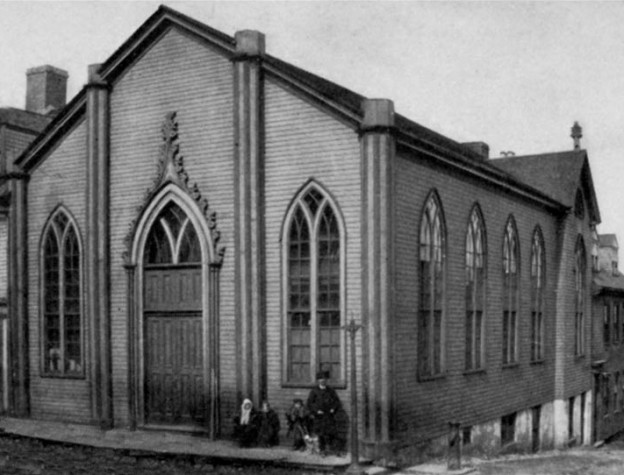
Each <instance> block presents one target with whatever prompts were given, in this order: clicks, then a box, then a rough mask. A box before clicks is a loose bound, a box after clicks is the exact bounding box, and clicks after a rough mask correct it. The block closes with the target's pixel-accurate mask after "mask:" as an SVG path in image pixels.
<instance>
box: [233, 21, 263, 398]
mask: <svg viewBox="0 0 624 475" xmlns="http://www.w3.org/2000/svg"><path fill="white" fill-rule="evenodd" d="M235 37H236V55H235V57H234V58H233V60H232V62H233V67H234V177H235V193H234V195H235V212H234V217H235V239H236V253H235V279H236V325H237V327H236V335H237V355H238V361H237V368H238V396H239V398H245V397H249V398H251V399H252V400H253V401H254V402H255V403H256V404H259V403H260V402H261V399H262V398H264V397H265V395H266V351H265V341H266V334H265V333H266V328H265V296H264V288H265V285H264V267H265V266H264V160H263V153H264V143H263V140H264V127H263V115H264V111H263V104H264V92H263V78H262V60H263V57H264V53H265V46H264V35H263V34H262V33H259V32H257V31H250V30H245V31H239V32H237V33H236V36H235Z"/></svg>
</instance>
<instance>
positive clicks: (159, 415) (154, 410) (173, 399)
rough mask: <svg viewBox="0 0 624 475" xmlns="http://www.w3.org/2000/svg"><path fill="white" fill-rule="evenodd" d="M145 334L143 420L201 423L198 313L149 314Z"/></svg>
mask: <svg viewBox="0 0 624 475" xmlns="http://www.w3.org/2000/svg"><path fill="white" fill-rule="evenodd" d="M145 337H146V340H145V348H146V350H145V396H146V401H145V417H146V422H148V423H158V424H189V423H190V424H193V423H201V422H203V420H204V410H205V404H204V387H203V386H204V384H203V383H204V380H203V354H202V348H203V342H202V340H203V338H202V321H201V315H200V314H196V315H188V314H187V315H185V316H182V315H175V314H173V315H161V314H157V315H149V314H148V315H146V318H145Z"/></svg>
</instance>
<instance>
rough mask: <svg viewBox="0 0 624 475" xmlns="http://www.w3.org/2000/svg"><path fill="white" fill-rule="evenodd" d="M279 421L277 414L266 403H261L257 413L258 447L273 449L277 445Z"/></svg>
mask: <svg viewBox="0 0 624 475" xmlns="http://www.w3.org/2000/svg"><path fill="white" fill-rule="evenodd" d="M279 430H280V421H279V416H278V415H277V413H276V412H275V411H274V410H273V409H271V406H270V405H269V403H268V402H267V401H264V402H263V403H262V409H261V410H260V412H259V413H258V446H260V447H273V446H275V445H279Z"/></svg>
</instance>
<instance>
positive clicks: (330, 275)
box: [284, 184, 344, 384]
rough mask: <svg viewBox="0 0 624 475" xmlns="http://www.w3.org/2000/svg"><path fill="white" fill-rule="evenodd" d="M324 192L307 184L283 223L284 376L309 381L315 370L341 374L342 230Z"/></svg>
mask: <svg viewBox="0 0 624 475" xmlns="http://www.w3.org/2000/svg"><path fill="white" fill-rule="evenodd" d="M341 229H342V225H341V223H340V221H339V216H338V214H337V211H336V210H335V209H334V206H333V204H332V202H331V201H330V199H329V198H328V196H327V194H326V193H324V192H323V191H322V190H321V189H320V188H319V187H318V186H316V185H315V184H310V185H308V186H307V187H306V188H305V189H304V191H303V192H302V193H300V195H299V197H298V198H297V199H296V200H295V202H294V203H293V205H292V207H291V209H290V211H289V213H288V216H287V222H286V227H285V248H284V263H285V275H286V278H285V281H286V286H285V297H286V305H285V307H286V310H287V314H286V341H287V343H286V359H285V362H286V381H287V382H288V383H302V384H309V383H312V382H313V381H314V379H315V374H316V372H318V371H327V372H329V375H330V380H332V381H333V382H334V383H336V382H339V381H341V380H342V379H343V372H344V348H343V346H344V345H343V337H342V331H341V328H340V327H341V325H342V320H343V315H342V313H343V309H342V305H343V300H344V296H343V294H344V284H343V269H342V266H343V257H342V255H343V252H344V236H343V234H344V233H343V232H342V231H341Z"/></svg>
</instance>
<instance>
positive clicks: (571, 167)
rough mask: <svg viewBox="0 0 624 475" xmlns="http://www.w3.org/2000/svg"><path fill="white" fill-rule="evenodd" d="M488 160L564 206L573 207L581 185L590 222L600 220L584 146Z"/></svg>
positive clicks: (595, 222)
mask: <svg viewBox="0 0 624 475" xmlns="http://www.w3.org/2000/svg"><path fill="white" fill-rule="evenodd" d="M490 163H492V165H494V166H496V167H498V168H500V169H501V170H504V171H505V172H507V173H509V174H510V175H512V176H514V177H515V178H517V179H518V180H520V181H522V182H524V183H526V184H528V185H530V186H532V187H534V188H536V189H537V190H539V191H541V192H542V193H544V194H546V195H547V196H549V197H551V198H552V199H554V200H556V201H558V202H559V203H562V204H563V205H565V206H566V207H568V208H572V207H574V200H575V198H576V192H577V190H578V189H579V186H582V187H583V192H584V194H585V198H586V199H587V201H588V204H589V208H590V213H591V218H592V222H593V223H594V224H597V223H599V222H600V213H599V211H598V203H597V200H596V194H595V190H594V185H593V181H592V178H591V172H590V169H589V162H588V159H587V152H586V151H585V150H569V151H565V152H555V153H542V154H537V155H524V156H517V157H515V156H514V157H506V158H497V159H493V160H490Z"/></svg>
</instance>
